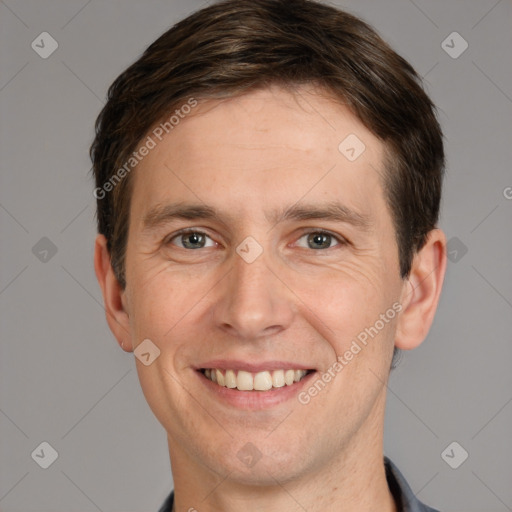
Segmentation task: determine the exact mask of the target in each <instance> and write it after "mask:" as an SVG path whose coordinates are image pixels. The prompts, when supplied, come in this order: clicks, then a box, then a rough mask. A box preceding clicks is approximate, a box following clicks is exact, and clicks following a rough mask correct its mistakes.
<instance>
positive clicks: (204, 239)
mask: <svg viewBox="0 0 512 512" xmlns="http://www.w3.org/2000/svg"><path fill="white" fill-rule="evenodd" d="M168 243H169V244H172V245H176V246H178V247H181V248H182V249H203V248H205V247H215V246H216V245H217V244H216V243H215V242H214V241H213V240H212V239H211V238H210V237H209V236H208V235H207V234H206V233H203V232H202V231H190V230H189V231H182V232H181V233H179V234H178V235H175V236H173V237H172V238H171V239H169V241H168Z"/></svg>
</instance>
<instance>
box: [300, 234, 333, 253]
mask: <svg viewBox="0 0 512 512" xmlns="http://www.w3.org/2000/svg"><path fill="white" fill-rule="evenodd" d="M341 243H342V242H341V240H339V239H338V238H337V237H335V236H334V235H332V234H331V233H327V232H325V231H313V232H311V233H306V234H305V235H302V236H301V237H300V238H299V240H298V241H297V245H298V246H299V247H304V248H306V249H314V250H318V249H330V248H331V247H334V246H336V245H340V244H341Z"/></svg>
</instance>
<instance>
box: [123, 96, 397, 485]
mask: <svg viewBox="0 0 512 512" xmlns="http://www.w3.org/2000/svg"><path fill="white" fill-rule="evenodd" d="M351 134H352V136H351V138H350V139H348V142H346V143H344V144H342V145H341V150H340V149H339V146H340V143H341V142H342V141H343V140H344V139H345V138H346V137H348V136H349V135H351ZM354 136H356V137H357V138H358V139H359V140H360V141H362V143H364V146H365V149H364V151H363V152H362V154H361V155H360V156H358V157H357V158H356V159H355V160H354V156H357V154H358V152H360V151H361V149H362V146H361V145H357V144H360V143H357V144H356V142H354V141H356V139H355V138H354ZM351 148H354V151H352V150H351ZM347 157H349V158H347ZM383 158H384V149H383V145H382V143H381V142H380V141H379V140H378V139H377V138H376V137H375V136H373V135H372V134H371V133H370V132H369V131H368V130H367V129H366V128H365V127H364V126H363V125H362V124H361V122H359V121H358V120H357V119H356V118H355V117H354V116H353V115H352V114H351V113H350V112H349V111H348V110H347V109H346V108H345V107H343V106H342V105H340V104H338V103H336V102H334V101H333V100H332V99H329V98H328V97H327V96H326V95H324V96H321V95H320V94H317V93H315V91H314V90H313V89H305V88H301V89H299V90H298V91H297V93H295V94H292V93H290V92H286V91H285V90H283V89H278V88H272V89H266V90H261V91H257V92H253V93H250V94H248V95H245V96H242V97H237V98H233V99H228V100H223V101H216V100H215V101H214V100H211V101H208V102H206V103H204V104H202V105H200V106H198V107H196V109H195V110H194V112H193V114H191V115H190V116H188V117H187V118H185V119H183V120H181V121H180V124H179V125H178V126H176V127H175V128H174V129H173V130H172V131H171V132H170V133H169V135H168V136H166V137H165V138H164V139H163V140H162V141H161V142H159V143H158V144H157V146H156V148H154V149H153V150H152V151H151V152H150V154H149V155H148V156H146V157H145V159H144V160H143V161H142V162H141V163H140V164H139V165H138V166H137V168H136V170H135V171H134V175H133V178H134V188H133V196H132V205H131V214H130V228H129V237H128V245H127V253H126V280H127V287H126V290H125V292H124V296H123V302H124V304H125V308H126V310H127V312H128V315H129V318H130V328H131V337H132V343H133V347H134V348H135V347H136V346H137V345H138V344H140V343H141V342H142V341H143V340H145V339H150V340H151V341H152V342H153V343H154V344H155V345H156V346H157V347H158V348H159V349H160V356H159V357H158V358H157V359H156V360H155V361H154V362H153V363H152V364H151V365H149V366H144V365H143V364H141V363H140V362H137V367H138V372H139V377H140V381H141V385H142V388H143V391H144V393H145V396H146V398H147V400H148V402H149V405H150V407H151V408H152V410H153V412H154V413H155V415H156V416H157V418H158V419H159V421H160V422H161V423H162V424H163V426H164V427H165V429H166V430H167V432H168V438H169V443H170V449H171V455H172V454H174V456H175V457H176V458H183V459H186V460H188V461H189V463H195V464H197V465H198V466H202V467H205V466H206V467H208V468H210V469H212V470H213V471H215V472H218V473H220V474H221V475H227V474H230V478H234V479H238V480H240V481H244V482H252V483H260V484H265V483H272V484H273V483H275V480H273V478H276V479H277V480H279V481H281V482H282V481H284V480H287V479H290V478H294V477H297V476H300V475H304V474H307V473H309V472H311V471H314V470H315V469H318V468H321V467H326V466H328V465H329V464H331V463H333V462H334V459H335V457H338V456H339V455H340V454H343V453H345V454H346V453H349V452H351V453H353V454H355V453H357V452H358V450H359V451H363V450H365V449H367V447H368V445H369V444H371V445H373V444H374V443H377V444H378V443H379V442H380V440H381V432H380V430H381V427H382V425H381V424H382V421H383V420H382V418H383V411H384V398H385V392H384V390H385V385H384V381H385V380H386V379H387V376H388V373H389V367H390V362H391V357H392V352H393V340H394V332H395V329H396V322H397V318H396V317H395V318H393V317H394V316H395V315H394V314H393V315H392V314H391V313H390V310H392V309H393V308H392V306H393V304H394V303H396V302H400V301H401V299H402V298H403V297H404V296H405V294H406V292H407V290H406V286H405V283H404V281H402V280H401V279H400V276H399V262H398V250H397V245H396V241H395V232H394V226H393V224H392V220H391V216H390V212H389V210H388V207H387V205H386V203H385V199H384V194H383V188H382V181H381V175H382V172H383ZM351 160H353V161H351ZM182 230H185V231H184V232H183V231H182ZM248 237H249V238H248ZM260 253H261V254H260ZM383 317H385V320H386V321H385V322H384V321H383V320H382V319H383ZM379 320H380V321H379ZM376 325H377V328H376V327H375V326H376ZM369 328H373V330H372V331H371V332H372V336H369V335H368V334H367V343H366V345H364V344H363V343H361V342H360V341H357V340H358V335H360V334H361V333H362V332H366V333H368V331H365V329H369ZM376 331H378V332H376ZM363 338H364V336H363ZM361 339H362V337H361V336H360V337H359V340H361ZM354 340H355V341H356V342H357V344H358V346H359V348H360V350H359V351H358V350H357V348H355V346H354V344H353V342H354ZM351 348H352V354H353V357H352V358H350V356H348V357H346V356H345V354H346V352H347V351H350V350H351ZM338 357H340V358H341V359H340V360H339V361H343V363H341V362H339V364H338V365H336V364H335V363H336V361H337V358H338ZM215 368H216V369H218V370H220V373H221V374H222V377H221V379H222V378H224V379H225V381H226V382H225V385H224V386H221V385H220V384H219V383H215V382H212V380H211V379H209V378H208V374H210V375H211V374H212V373H216V372H214V371H213V370H212V369H215ZM340 368H341V369H340ZM204 370H209V371H206V372H204ZM228 370H232V372H231V371H229V372H228ZM282 370H285V371H286V370H308V371H309V372H308V373H307V374H306V376H305V377H303V378H302V380H300V381H298V382H294V383H293V384H291V385H290V381H288V383H284V385H283V379H286V376H287V374H286V372H283V371H282ZM240 371H242V373H241V374H239V372H240ZM265 372H269V373H265ZM205 373H206V375H205ZM302 373H304V372H302ZM256 374H259V375H256ZM326 374H327V375H330V376H331V378H330V379H329V378H328V377H325V375H326ZM290 375H291V374H290V373H288V378H290ZM298 376H299V377H300V376H301V374H298ZM322 376H324V381H323V383H324V385H321V384H317V388H316V393H315V391H311V388H312V386H313V387H314V384H315V382H317V380H318V379H320V380H321V379H322ZM272 377H273V378H274V381H273V384H274V385H275V386H276V387H274V385H273V387H272V388H271V389H269V390H252V391H249V390H239V389H238V387H235V388H228V387H226V384H227V385H229V386H233V385H234V384H236V385H237V386H239V387H242V388H243V387H245V386H248V387H251V385H255V386H256V387H257V388H265V387H268V386H269V383H270V381H269V379H272ZM326 381H328V382H327V383H326ZM247 443H251V444H249V445H247ZM260 454H261V459H260V460H258V461H257V462H256V463H254V462H255V461H256V460H257V459H258V458H259V456H260ZM271 475H272V476H271Z"/></svg>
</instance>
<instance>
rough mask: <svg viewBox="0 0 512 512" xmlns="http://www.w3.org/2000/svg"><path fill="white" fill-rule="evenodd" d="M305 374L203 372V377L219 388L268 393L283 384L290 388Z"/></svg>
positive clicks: (301, 371) (289, 372) (214, 370)
mask: <svg viewBox="0 0 512 512" xmlns="http://www.w3.org/2000/svg"><path fill="white" fill-rule="evenodd" d="M306 373H307V371H306V370H274V371H272V372H270V371H265V372H258V373H254V374H253V373H250V372H246V371H244V370H238V372H236V371H235V370H219V369H217V368H207V369H206V370H204V374H205V376H206V377H207V378H208V379H210V380H211V381H213V382H216V383H217V384H218V385H219V386H224V387H226V388H232V389H233V388H237V389H239V390H240V391H252V390H253V389H254V390H255V391H268V390H269V389H272V388H273V387H274V388H282V387H283V386H284V385H285V384H286V385H287V386H291V385H292V384H293V383H294V382H299V380H301V379H302V378H303V377H304V375H306Z"/></svg>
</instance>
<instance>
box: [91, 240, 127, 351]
mask: <svg viewBox="0 0 512 512" xmlns="http://www.w3.org/2000/svg"><path fill="white" fill-rule="evenodd" d="M94 270H95V272H96V278H97V279H98V283H99V285H100V288H101V292H102V294H103V303H104V307H105V315H106V319H107V323H108V325H109V327H110V330H111V331H112V334H113V335H114V336H115V338H116V340H117V342H118V343H119V345H120V347H121V348H122V349H123V350H125V351H126V352H132V350H133V348H132V342H131V336H130V325H129V316H128V312H127V308H126V298H125V292H124V291H123V290H122V288H121V285H120V284H119V281H118V280H117V278H116V276H115V274H114V270H113V269H112V265H111V262H110V253H109V251H108V248H107V240H106V238H105V237H104V236H103V235H98V236H97V237H96V243H95V247H94Z"/></svg>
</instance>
